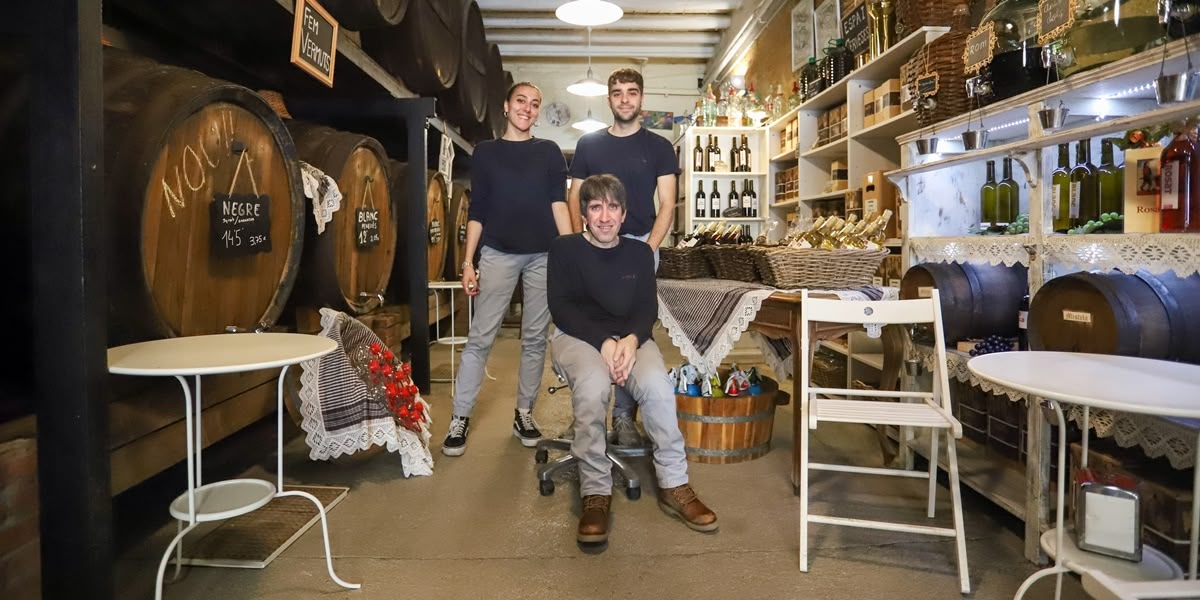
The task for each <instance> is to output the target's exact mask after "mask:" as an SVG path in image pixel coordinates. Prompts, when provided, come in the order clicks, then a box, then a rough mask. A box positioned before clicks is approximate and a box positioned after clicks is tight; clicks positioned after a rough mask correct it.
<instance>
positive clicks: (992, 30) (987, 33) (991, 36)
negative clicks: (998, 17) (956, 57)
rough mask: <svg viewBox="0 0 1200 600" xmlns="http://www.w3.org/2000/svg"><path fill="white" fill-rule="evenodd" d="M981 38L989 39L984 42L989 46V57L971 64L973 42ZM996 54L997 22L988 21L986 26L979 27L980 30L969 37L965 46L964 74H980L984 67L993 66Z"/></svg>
mask: <svg viewBox="0 0 1200 600" xmlns="http://www.w3.org/2000/svg"><path fill="white" fill-rule="evenodd" d="M981 37H986V38H987V40H986V41H985V42H984V43H985V44H987V56H985V57H983V58H982V59H980V60H977V61H975V62H970V61H971V56H970V51H971V45H972V43H973V42H975V41H976V40H978V39H979V38H981ZM995 52H996V22H995V21H988V22H987V23H986V24H984V25H981V26H980V27H979V29H976V30H975V31H974V32H972V33H971V35H969V36H967V41H966V43H965V44H963V72H964V73H978V72H980V71H982V70H983V68H984V67H986V66H988V65H990V64H992V59H994V58H995V57H996V56H995Z"/></svg>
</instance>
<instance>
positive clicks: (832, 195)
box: [799, 190, 846, 202]
mask: <svg viewBox="0 0 1200 600" xmlns="http://www.w3.org/2000/svg"><path fill="white" fill-rule="evenodd" d="M845 196H846V190H837V191H835V192H825V193H822V194H814V195H812V196H803V197H801V198H800V200H799V201H800V202H816V201H819V200H840V199H842V198H844V197H845Z"/></svg>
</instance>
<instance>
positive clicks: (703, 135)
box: [675, 127, 771, 237]
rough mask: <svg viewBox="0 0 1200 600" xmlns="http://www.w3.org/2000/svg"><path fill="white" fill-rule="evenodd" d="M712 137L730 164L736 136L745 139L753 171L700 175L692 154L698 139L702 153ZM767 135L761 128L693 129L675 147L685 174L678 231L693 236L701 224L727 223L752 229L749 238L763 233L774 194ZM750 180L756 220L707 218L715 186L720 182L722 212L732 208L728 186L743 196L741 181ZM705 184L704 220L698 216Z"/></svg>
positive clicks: (677, 215)
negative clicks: (769, 185) (755, 199)
mask: <svg viewBox="0 0 1200 600" xmlns="http://www.w3.org/2000/svg"><path fill="white" fill-rule="evenodd" d="M710 135H711V136H713V138H714V139H715V140H716V141H717V145H718V146H719V147H720V148H721V157H722V160H723V161H725V162H726V164H728V163H729V147H730V143H731V140H730V138H731V137H733V136H737V138H738V140H739V142H740V140H741V136H743V135H745V136H746V143H747V145H748V146H749V147H750V163H751V164H750V167H751V169H753V170H751V171H744V172H743V171H698V170H696V169H695V168H693V167H694V165H693V164H692V151H693V149H694V148H695V147H696V137H697V136H699V138H700V147H701V149H703V147H704V144H705V143H706V142H707V141H708V136H710ZM766 137H767V136H766V133H765V131H764V130H763V128H761V127H691V128H689V129H688V130H687V131H686V132H684V134H683V135H682V136H680V138H679V140H678V141H676V145H677V146H678V147H679V158H680V161H681V162H682V164H681V165H680V167H681V171H682V174H681V175H680V177H679V180H680V185H679V189H680V197H679V200H678V202H677V203H676V206H677V207H678V208H677V210H678V211H679V212H677V213H676V216H675V222H676V223H677V225H676V230H677V231H678V232H680V234H686V233H690V232H691V231H692V230H694V229H695V228H696V225H697V224H698V223H711V222H713V221H724V222H726V223H735V224H739V225H743V226H747V227H748V228H749V229H750V235H751V236H754V237H757V236H758V235H759V234H761V233H763V229H764V225H765V223H766V220H767V210H766V206H767V203H768V202H770V198H771V191H770V190H768V189H767V170H766V169H765V167H766V166H767V163H768V161H767V159H766V158H765V157H766V156H767V145H766ZM745 179H749V180H751V181H753V182H754V192H755V194H756V195H757V196H758V203H757V206H756V210H757V211H758V216H757V217H734V218H726V217H719V216H718V217H712V216H708V214H709V207H710V206H711V203H710V200H708V198H709V195H710V194H712V191H713V190H712V184H713V182H714V181H715V182H718V188H719V190H718V191H719V192H720V194H721V209H722V210H724V209H725V208H727V207H728V206H729V199H728V196H729V186H730V184H731V183H733V184H734V185H735V187H736V188H737V192H738V195H739V196H740V195H741V193H742V190H743V188H744V184H743V182H742V180H745ZM701 182H703V183H704V194H705V198H706V199H705V211H704V213H705V216H704V217H697V216H696V191H697V190H698V185H697V184H699V183H701Z"/></svg>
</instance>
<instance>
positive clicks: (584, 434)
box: [546, 175, 717, 545]
mask: <svg viewBox="0 0 1200 600" xmlns="http://www.w3.org/2000/svg"><path fill="white" fill-rule="evenodd" d="M579 205H580V209H581V211H582V212H583V220H584V222H585V223H586V224H587V231H585V232H583V233H576V234H572V235H565V236H560V237H559V238H558V239H556V240H554V241H553V242H552V243H551V245H550V254H549V258H548V264H547V270H546V288H547V295H548V300H549V305H550V314H551V316H552V318H553V320H554V324H555V326H556V327H557V330H558V331H557V332H556V333H555V334H554V336H553V338H552V340H551V344H550V345H551V353H552V358H553V360H554V364H556V365H558V366H559V368H560V370H561V372H562V373H563V375H564V376H566V378H567V382H568V383H569V384H570V386H571V402H572V404H573V409H574V413H575V440H574V441H573V442H572V444H571V451H572V453H574V454H575V456H576V457H578V458H579V491H580V495H581V496H583V502H582V504H583V514H582V516H581V517H580V519H579V530H578V533H577V539H578V540H579V542H580V543H581V544H585V545H593V544H594V545H603V544H605V543H607V541H608V511H609V506H610V501H611V499H612V464H611V463H610V462H609V461H608V458H607V457H605V455H604V451H605V448H606V443H607V441H606V439H605V427H604V422H605V415H606V413H607V412H608V397H609V391H610V390H609V388H610V385H611V384H614V383H615V384H616V385H619V386H621V387H623V388H624V389H625V390H626V391H628V392H629V394H630V395H631V396H632V397H633V399H634V400H635V401H636V402H637V404H638V406H639V407H640V408H641V412H642V423H643V424H644V425H645V428H646V434H647V435H648V436H649V437H650V441H651V442H652V443H653V444H654V470H655V472H656V473H657V475H658V486H659V492H658V505H659V507H660V508H662V510H663V511H664V512H666V513H667V514H668V515H671V516H673V517H676V518H678V519H679V520H681V521H683V523H684V524H685V525H687V526H688V527H690V528H692V529H694V530H696V531H704V532H713V531H716V530H717V515H716V514H714V513H713V511H711V510H709V508H708V507H707V506H705V505H704V503H703V502H701V501H700V499H699V498H697V497H696V493H695V492H694V491H693V490H692V487H691V486H690V485H688V475H687V456H686V455H685V454H684V450H683V434H681V433H680V432H679V423H678V421H677V420H676V418H675V390H674V389H673V387H672V385H671V381H670V379H669V378H668V376H667V368H666V365H665V364H664V363H663V358H662V354H661V353H660V352H659V350H658V346H657V345H656V344H655V343H654V340H653V339H651V337H650V330H651V328H652V327H653V326H654V321H655V320H657V319H658V299H657V295H656V293H655V281H654V254H653V252H652V251H651V250H650V246H647V245H646V243H645V242H642V241H639V240H635V239H630V238H624V237H620V236H619V235H618V233H619V232H620V230H621V223H622V222H623V221H624V220H625V208H626V200H625V188H624V187H623V186H622V185H621V182H620V181H619V180H618V179H617V178H616V177H613V176H612V175H593V176H591V177H588V178H587V179H586V180H584V182H583V184H582V185H581V187H580V190H579Z"/></svg>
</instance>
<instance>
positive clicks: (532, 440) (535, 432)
mask: <svg viewBox="0 0 1200 600" xmlns="http://www.w3.org/2000/svg"><path fill="white" fill-rule="evenodd" d="M513 412H515V413H516V416H515V417H513V436H514V437H516V438H517V439H518V440H521V445H522V446H525V447H526V448H532V447H534V446H536V445H537V443H538V440H540V439H542V432H541V431H540V430H539V429H538V426H537V423H534V422H533V412H521V411H520V410H514V411H513Z"/></svg>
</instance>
